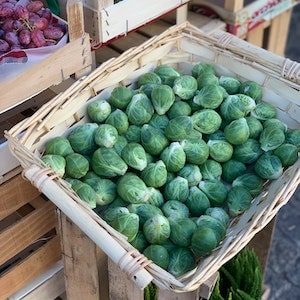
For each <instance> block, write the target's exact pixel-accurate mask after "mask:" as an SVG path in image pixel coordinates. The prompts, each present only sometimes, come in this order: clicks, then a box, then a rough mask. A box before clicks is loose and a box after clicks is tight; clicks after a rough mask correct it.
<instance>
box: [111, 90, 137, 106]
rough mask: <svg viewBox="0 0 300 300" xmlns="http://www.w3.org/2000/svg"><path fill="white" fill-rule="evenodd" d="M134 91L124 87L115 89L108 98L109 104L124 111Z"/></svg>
mask: <svg viewBox="0 0 300 300" xmlns="http://www.w3.org/2000/svg"><path fill="white" fill-rule="evenodd" d="M133 94H134V91H133V90H131V89H129V88H127V87H126V86H122V85H120V86H117V87H115V88H114V89H113V90H112V92H111V94H110V97H109V102H110V103H111V104H112V105H113V106H114V107H116V108H119V109H125V108H126V107H127V105H128V104H129V102H130V100H131V98H132V96H133Z"/></svg>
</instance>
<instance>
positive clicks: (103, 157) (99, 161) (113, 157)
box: [91, 148, 128, 178]
mask: <svg viewBox="0 0 300 300" xmlns="http://www.w3.org/2000/svg"><path fill="white" fill-rule="evenodd" d="M91 167H92V169H93V171H94V172H95V173H96V174H97V175H99V176H103V177H107V178H112V177H115V176H118V175H123V174H125V173H126V171H127V169H128V166H127V164H126V163H125V161H124V160H123V159H122V158H121V157H120V155H118V153H117V152H116V150H115V149H114V148H98V149H97V150H96V151H95V152H94V153H93V155H92V159H91Z"/></svg>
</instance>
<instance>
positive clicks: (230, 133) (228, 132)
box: [224, 118, 250, 145]
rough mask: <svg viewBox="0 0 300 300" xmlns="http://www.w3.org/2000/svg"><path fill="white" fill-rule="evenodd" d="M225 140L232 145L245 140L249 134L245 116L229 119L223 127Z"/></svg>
mask: <svg viewBox="0 0 300 300" xmlns="http://www.w3.org/2000/svg"><path fill="white" fill-rule="evenodd" d="M224 134H225V138H226V140H227V141H228V142H229V143H230V144H233V145H240V144H243V143H245V142H246V141H247V139H248V138H249V135H250V131H249V127H248V124H247V121H246V119H245V118H239V119H237V120H233V121H231V122H230V123H229V124H228V125H226V126H225V128H224Z"/></svg>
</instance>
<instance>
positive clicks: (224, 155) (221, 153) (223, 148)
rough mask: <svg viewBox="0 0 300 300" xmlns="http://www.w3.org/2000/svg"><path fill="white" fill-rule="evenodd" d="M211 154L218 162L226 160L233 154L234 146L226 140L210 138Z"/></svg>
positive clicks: (208, 144) (208, 143)
mask: <svg viewBox="0 0 300 300" xmlns="http://www.w3.org/2000/svg"><path fill="white" fill-rule="evenodd" d="M207 146H208V147H209V155H210V157H211V158H213V159H214V160H215V161H217V162H226V161H228V160H229V159H231V157H232V155H233V146H232V145H231V144H230V143H228V142H227V141H225V140H209V141H208V142H207Z"/></svg>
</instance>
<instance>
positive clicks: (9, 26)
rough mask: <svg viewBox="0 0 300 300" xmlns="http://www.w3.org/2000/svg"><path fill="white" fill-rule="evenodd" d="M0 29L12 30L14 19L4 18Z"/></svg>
mask: <svg viewBox="0 0 300 300" xmlns="http://www.w3.org/2000/svg"><path fill="white" fill-rule="evenodd" d="M2 29H3V30H4V31H5V32H7V31H13V30H14V20H13V19H6V20H5V21H4V22H3V24H2Z"/></svg>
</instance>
